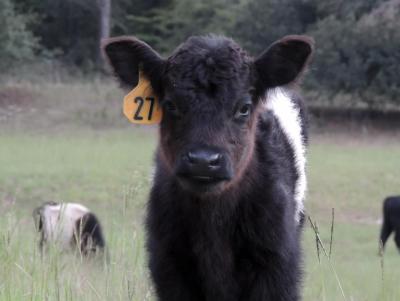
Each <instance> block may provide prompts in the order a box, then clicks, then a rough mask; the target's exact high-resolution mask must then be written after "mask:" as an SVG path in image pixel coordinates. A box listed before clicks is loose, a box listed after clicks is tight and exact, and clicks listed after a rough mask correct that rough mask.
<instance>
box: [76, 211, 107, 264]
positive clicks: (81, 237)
mask: <svg viewBox="0 0 400 301" xmlns="http://www.w3.org/2000/svg"><path fill="white" fill-rule="evenodd" d="M75 233H76V234H77V237H76V238H75V239H76V240H75V242H79V248H80V251H81V253H82V254H83V255H85V256H87V255H90V254H91V253H96V252H97V251H103V250H104V247H105V241H104V236H103V230H102V228H101V225H100V222H99V220H98V219H97V217H96V215H94V214H93V213H87V214H85V215H84V216H83V217H82V218H81V219H79V220H78V221H76V224H75Z"/></svg>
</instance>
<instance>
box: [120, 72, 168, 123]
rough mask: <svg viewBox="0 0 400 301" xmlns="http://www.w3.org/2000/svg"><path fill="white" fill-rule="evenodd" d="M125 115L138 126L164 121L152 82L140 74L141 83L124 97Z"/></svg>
mask: <svg viewBox="0 0 400 301" xmlns="http://www.w3.org/2000/svg"><path fill="white" fill-rule="evenodd" d="M123 112H124V115H125V116H126V118H128V119H129V121H130V122H132V123H136V124H156V123H160V122H161V119H162V110H161V107H160V104H159V102H158V98H157V96H156V95H155V93H154V91H153V89H152V88H151V84H150V81H149V80H148V79H146V78H145V77H144V76H143V74H142V73H139V82H138V84H137V86H136V87H135V88H133V90H132V91H131V92H129V93H128V94H127V95H126V96H125V97H124V108H123Z"/></svg>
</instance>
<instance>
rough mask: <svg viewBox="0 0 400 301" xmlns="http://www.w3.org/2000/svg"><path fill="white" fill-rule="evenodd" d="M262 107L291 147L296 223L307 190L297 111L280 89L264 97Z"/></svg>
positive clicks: (304, 157)
mask: <svg viewBox="0 0 400 301" xmlns="http://www.w3.org/2000/svg"><path fill="white" fill-rule="evenodd" d="M264 101H265V104H264V107H265V109H267V110H268V111H271V112H272V114H273V115H274V116H275V118H276V119H277V120H278V122H279V124H280V127H281V129H282V130H283V132H284V134H285V135H286V137H287V139H288V141H289V144H290V146H291V147H292V150H293V153H294V159H295V167H296V171H297V174H298V179H297V182H296V185H295V195H294V199H295V202H296V214H295V220H296V222H299V221H300V214H301V213H303V212H304V198H305V194H306V189H307V178H306V171H305V169H306V148H305V145H304V141H303V136H302V133H301V131H302V129H301V116H300V112H299V109H298V108H297V107H296V105H295V104H294V103H293V101H292V99H291V98H290V97H289V96H288V95H287V93H286V91H285V90H284V89H282V88H275V89H274V90H272V91H270V92H269V93H268V95H267V97H266V100H264Z"/></svg>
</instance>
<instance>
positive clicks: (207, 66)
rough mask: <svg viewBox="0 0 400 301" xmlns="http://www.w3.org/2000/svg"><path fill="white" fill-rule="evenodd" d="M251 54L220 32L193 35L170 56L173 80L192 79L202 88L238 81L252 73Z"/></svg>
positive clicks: (169, 61) (169, 65) (168, 62)
mask: <svg viewBox="0 0 400 301" xmlns="http://www.w3.org/2000/svg"><path fill="white" fill-rule="evenodd" d="M250 62H251V58H250V57H249V56H248V54H247V53H246V52H245V51H244V50H243V49H242V48H241V47H240V46H239V45H238V44H236V43H235V42H234V41H233V40H232V39H229V38H225V37H220V36H216V35H208V36H201V37H197V36H196V37H191V38H189V39H188V40H187V41H186V42H185V43H183V44H182V45H181V46H180V47H178V49H177V50H176V51H175V52H174V53H173V54H172V55H171V56H170V57H169V58H168V60H167V69H166V70H167V75H168V77H169V79H170V80H171V82H182V81H186V82H187V81H191V82H192V84H193V85H195V86H199V88H203V89H209V88H215V85H217V86H218V85H222V84H229V82H231V84H232V85H237V82H238V81H242V80H243V79H244V78H246V76H248V74H249V73H250Z"/></svg>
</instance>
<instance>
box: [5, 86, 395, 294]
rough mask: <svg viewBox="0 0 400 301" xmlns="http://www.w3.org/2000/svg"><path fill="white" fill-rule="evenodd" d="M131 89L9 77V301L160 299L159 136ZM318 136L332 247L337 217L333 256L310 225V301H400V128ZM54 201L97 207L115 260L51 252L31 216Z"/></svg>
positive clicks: (315, 149) (317, 165)
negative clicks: (155, 225)
mask: <svg viewBox="0 0 400 301" xmlns="http://www.w3.org/2000/svg"><path fill="white" fill-rule="evenodd" d="M10 95H11V96H10ZM121 96H122V93H120V92H118V90H117V88H116V87H115V86H112V85H108V84H107V85H105V84H104V83H102V82H91V83H84V84H78V83H69V84H57V85H50V84H46V83H40V84H27V83H22V84H21V83H19V84H15V83H11V84H10V83H7V84H2V85H0V262H1V268H0V301H3V300H7V301H19V300H85V301H90V300H140V301H141V300H154V294H153V292H152V288H151V284H150V282H149V279H148V271H147V268H146V253H145V250H144V231H143V218H144V212H145V204H146V195H147V193H148V190H149V173H150V168H151V164H152V163H151V162H152V157H153V151H154V148H155V144H156V139H157V135H156V131H155V130H154V129H143V128H137V127H135V126H130V125H127V124H126V122H125V120H124V119H123V118H122V116H121V113H120V103H121V101H120V99H121ZM2 97H3V98H2ZM7 97H8V98H7ZM10 99H11V100H13V99H20V101H19V102H17V103H14V102H12V101H11V102H10ZM314 132H316V133H315V134H314V135H313V136H312V140H311V146H310V149H309V164H308V175H309V178H308V179H309V191H308V198H307V204H306V208H307V210H308V213H309V215H310V216H311V219H312V220H313V221H315V222H316V223H317V225H318V229H319V232H320V235H321V238H322V241H323V243H324V246H325V248H326V249H327V252H328V253H329V248H330V234H331V210H332V208H335V223H334V237H333V244H332V256H331V260H330V261H329V260H327V258H326V257H325V256H324V255H323V254H322V253H321V254H320V261H319V260H318V256H317V248H316V243H315V233H314V231H313V230H312V228H311V227H310V224H309V223H308V222H307V224H306V226H305V231H304V239H303V240H304V253H305V262H304V266H305V281H304V285H303V286H304V289H303V293H304V300H305V301H320V300H327V301H336V300H338V301H339V300H348V301H367V300H368V301H369V300H371V301H372V300H373V301H396V300H400V290H399V286H398V279H400V256H399V254H398V252H397V250H396V248H395V247H394V243H393V241H392V239H390V241H389V243H388V248H387V250H386V253H385V256H384V257H383V258H381V257H379V256H378V233H379V227H380V225H379V223H380V218H381V204H382V200H383V198H384V197H385V196H386V195H388V194H396V193H397V194H400V180H399V179H400V168H399V167H400V139H399V137H400V135H399V131H397V133H396V131H393V132H392V133H390V134H387V133H380V132H375V131H373V130H369V129H363V130H362V129H360V130H358V129H352V130H351V131H349V132H346V131H340V132H337V131H332V132H330V131H329V130H327V129H325V130H319V129H315V130H314ZM47 200H58V201H60V200H62V201H66V202H81V203H83V204H85V205H87V206H88V207H89V208H91V209H92V210H93V211H94V212H95V213H96V214H97V215H98V217H99V218H100V220H101V221H102V223H103V227H104V230H105V237H106V240H107V243H108V247H109V261H108V262H107V261H102V260H101V259H97V260H93V261H89V262H87V261H83V260H82V258H81V257H80V256H79V254H75V255H71V254H58V253H57V252H56V251H55V250H50V251H49V254H48V256H47V257H46V258H44V259H43V260H42V259H41V258H40V256H39V254H38V249H37V245H36V242H37V237H36V234H35V230H34V224H33V219H32V216H31V213H32V210H33V208H35V207H36V206H38V205H40V204H41V203H42V202H43V201H47ZM321 252H322V251H321ZM335 273H336V274H337V277H336V276H335ZM339 283H340V285H341V286H342V288H343V292H344V296H343V295H342V292H341V290H340V286H339Z"/></svg>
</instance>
